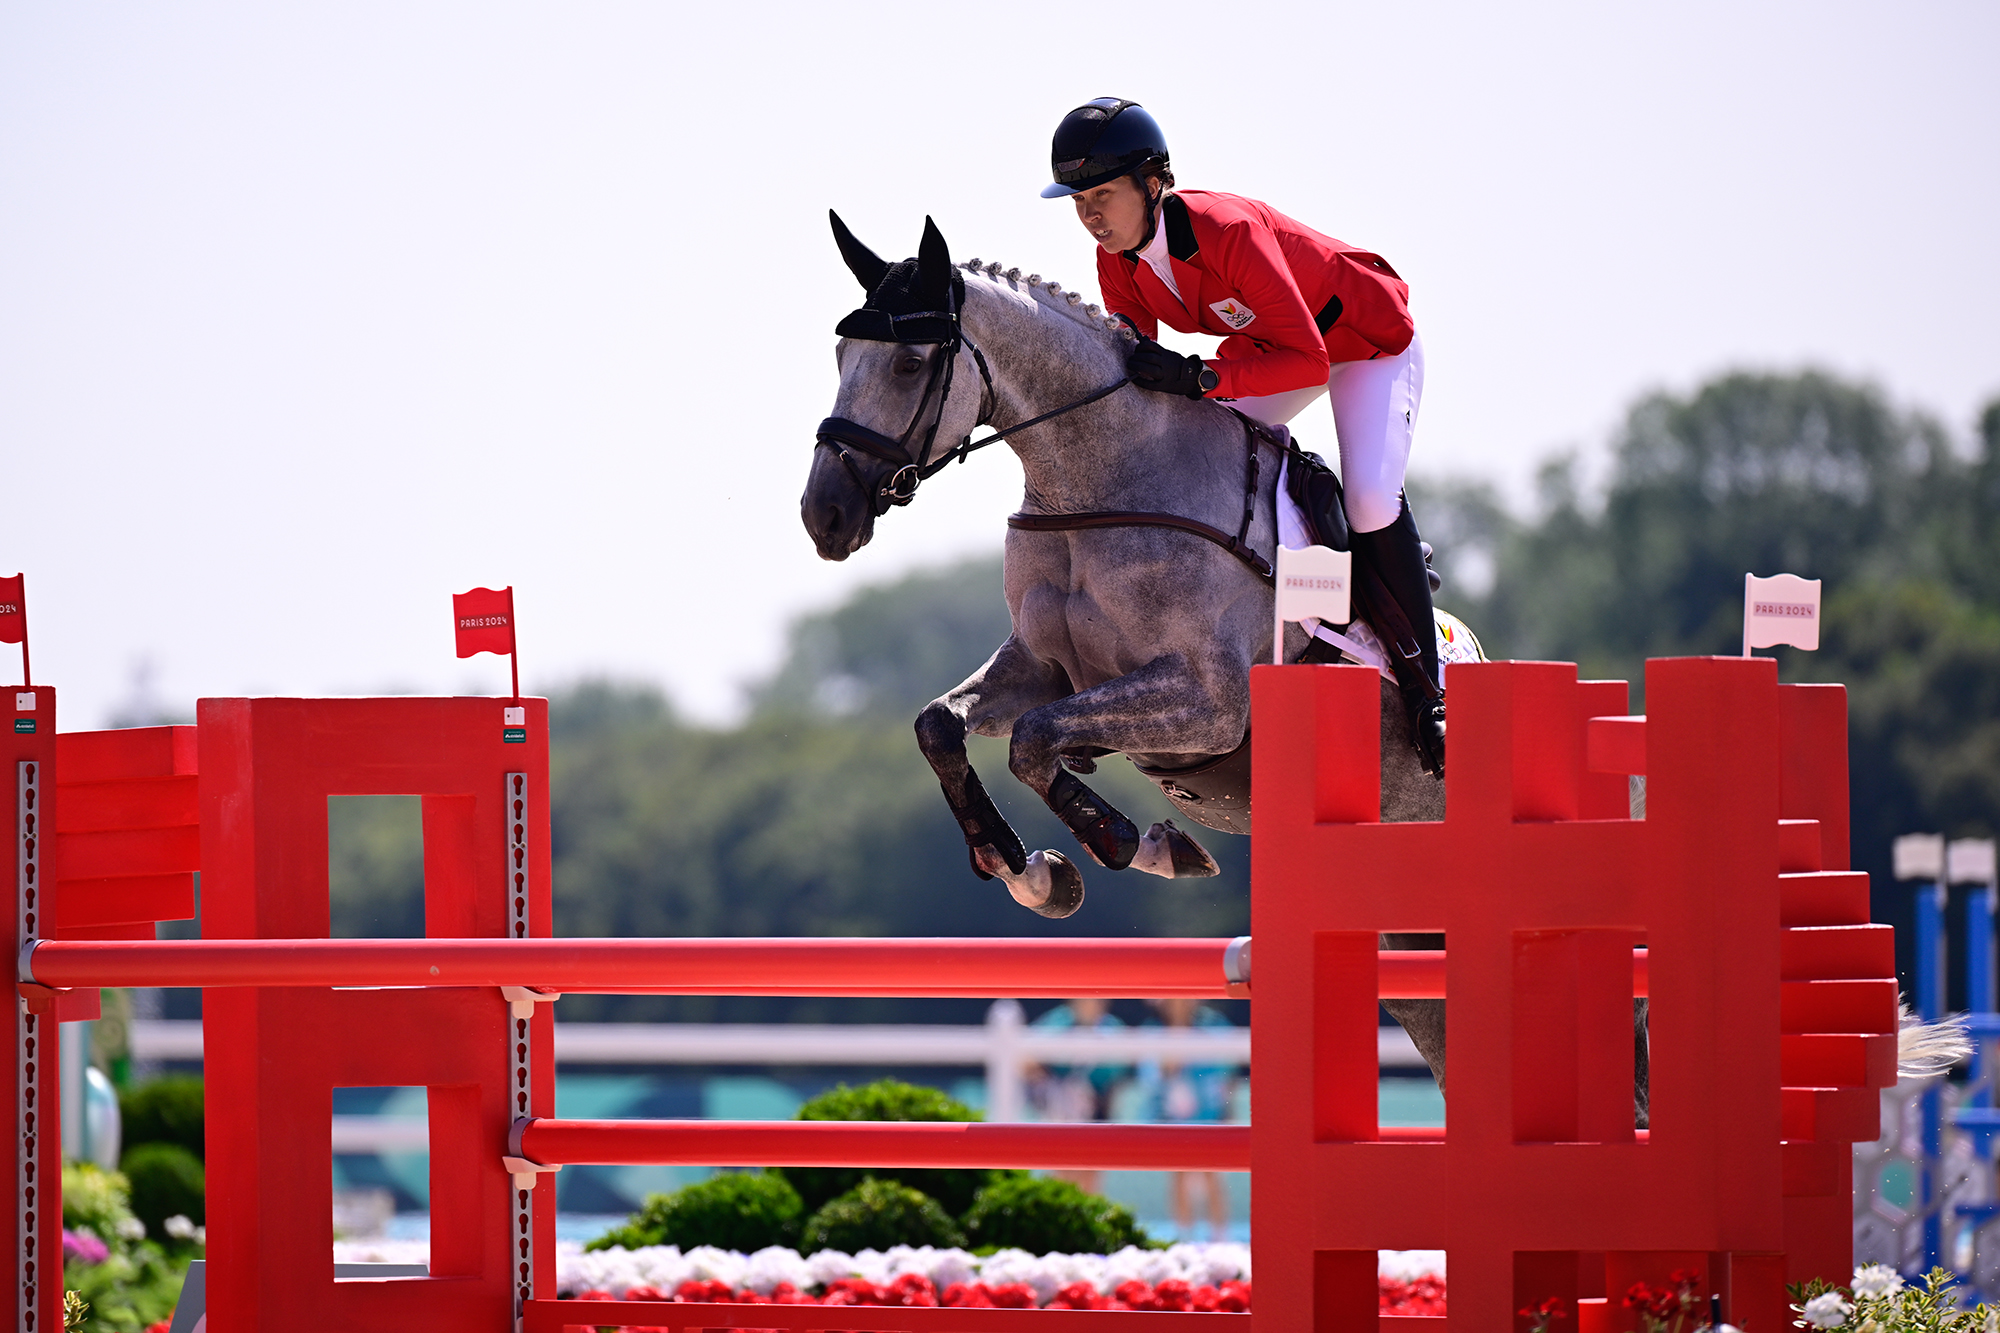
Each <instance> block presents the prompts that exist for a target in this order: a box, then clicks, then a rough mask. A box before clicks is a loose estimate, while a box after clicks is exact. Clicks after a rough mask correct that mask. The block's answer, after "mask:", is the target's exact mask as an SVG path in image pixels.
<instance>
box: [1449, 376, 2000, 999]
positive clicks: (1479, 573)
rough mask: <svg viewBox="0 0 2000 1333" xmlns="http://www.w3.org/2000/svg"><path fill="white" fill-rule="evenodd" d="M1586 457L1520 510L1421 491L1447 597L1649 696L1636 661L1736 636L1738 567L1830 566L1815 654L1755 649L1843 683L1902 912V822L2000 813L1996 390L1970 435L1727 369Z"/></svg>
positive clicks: (1866, 822) (1634, 419)
mask: <svg viewBox="0 0 2000 1333" xmlns="http://www.w3.org/2000/svg"><path fill="white" fill-rule="evenodd" d="M1578 472H1579V468H1578V463H1577V460H1576V459H1575V458H1574V457H1573V456H1572V457H1565V458H1558V459H1556V460H1554V461H1552V462H1550V463H1548V464H1546V465H1544V467H1543V468H1542V469H1541V473H1540V476H1539V478H1538V492H1539V494H1538V498H1537V503H1536V505H1535V508H1534V512H1533V513H1532V514H1530V515H1527V516H1517V515H1514V514H1511V513H1509V512H1508V511H1507V509H1506V508H1505V507H1504V506H1503V505H1502V504H1500V503H1499V502H1498V500H1497V498H1496V496H1495V494H1494V493H1493V491H1492V490H1491V489H1490V488H1488V487H1485V486H1480V485H1462V484H1461V485H1433V486H1429V487H1421V488H1417V491H1418V493H1417V495H1416V497H1415V498H1414V500H1413V504H1414V505H1415V506H1416V511H1417V514H1418V516H1419V519H1420V520H1421V521H1422V524H1423V527H1424V530H1425V535H1426V536H1427V537H1430V538H1431V540H1432V541H1434V542H1435V543H1436V544H1437V546H1438V548H1439V554H1440V561H1441V569H1442V572H1443V573H1444V575H1445V578H1446V584H1445V590H1444V593H1443V594H1442V597H1441V600H1442V601H1443V602H1444V603H1445V604H1446V605H1447V606H1450V607H1451V608H1452V609H1453V610H1455V611H1458V612H1459V613H1460V614H1462V615H1464V616H1465V617H1466V619H1467V620H1468V621H1469V622H1470V623H1471V624H1472V625H1473V627H1474V629H1475V630H1476V631H1477V632H1478V633H1479V635H1480V638H1481V641H1482V642H1483V643H1484V644H1485V646H1486V649H1487V651H1488V653H1489V654H1490V655H1491V656H1494V657H1513V658H1528V659H1534V658H1540V659H1555V660H1563V661H1575V662H1577V663H1579V664H1580V665H1581V667H1582V669H1583V672H1584V674H1585V675H1586V676H1589V677H1595V678H1607V677H1608V678H1614V679H1627V680H1630V681H1632V682H1633V708H1634V709H1635V711H1636V710H1642V709H1643V708H1644V683H1643V674H1644V661H1645V659H1646V658H1648V657H1662V656H1671V655H1677V654H1691V653H1737V652H1740V651H1741V650H1742V629H1743V620H1742V616H1743V610H1742V608H1743V575H1744V574H1745V573H1746V572H1753V573H1757V574H1776V573H1779V572H1781V571H1783V572H1788V573H1793V574H1799V575H1803V576H1804V577H1807V578H1818V579H1824V580H1825V581H1826V583H1825V589H1824V596H1825V599H1826V600H1825V605H1824V608H1823V620H1822V625H1821V633H1820V648H1819V651H1818V652H1816V653H1807V652H1800V651H1798V650H1795V649H1791V648H1779V649H1776V650H1763V651H1772V652H1774V653H1775V655H1776V657H1777V658H1778V662H1779V675H1780V678H1781V679H1783V680H1786V681H1839V682H1843V683H1845V684H1846V685H1847V687H1848V706H1849V733H1848V734H1849V766H1850V767H1849V771H1850V775H1851V782H1852V815H1853V824H1852V837H1853V842H1852V846H1853V855H1854V864H1855V867H1856V868H1857V869H1863V870H1867V871H1869V872H1870V873H1871V875H1872V876H1873V884H1874V895H1875V913H1876V919H1877V920H1883V921H1892V922H1895V923H1897V924H1904V923H1905V922H1906V920H1907V915H1908V908H1907V904H1906V902H1905V899H1906V897H1907V891H1906V890H1901V889H1898V888H1897V886H1896V885H1895V884H1894V882H1893V881H1892V880H1891V879H1890V877H1889V843H1890V840H1891V839H1893V838H1894V837H1895V836H1896V835H1898V834H1901V833H1913V832H1942V833H1945V834H1947V835H1948V836H1952V837H1967V836H1989V837H1990V836H1992V835H1993V833H1994V832H1995V824H1996V822H2000V517H1996V516H2000V400H1997V401H1995V402H1994V403H1992V404H1990V405H1989V406H1988V407H1987V408H1986V409H1985V411H1984V412H1983V413H1982V414H1981V416H1980V418H1979V420H1978V422H1977V424H1976V427H1975V430H1974V438H1973V440H1972V441H1971V442H1970V448H1966V447H1963V446H1956V447H1955V445H1954V442H1953V440H1952V437H1951V435H1950V433H1949V432H1947V431H1946V429H1945V428H1944V427H1943V426H1942V425H1940V424H1939V423H1938V422H1937V421H1935V420H1933V419H1932V418H1930V417H1928V416H1926V415H1924V414H1923V413H1921V412H1913V411H1902V410H1898V409H1897V408H1896V407H1894V406H1893V405H1892V404H1890V403H1889V402H1888V401H1887V400H1886V399H1885V398H1884V397H1883V395H1882V394H1881V393H1880V392H1879V391H1877V390H1876V389H1874V388H1872V387H1869V386H1866V385H1862V384H1856V383H1853V382H1850V381H1845V380H1841V379H1838V378H1835V377H1833V376H1830V375H1825V374H1819V373H1806V374H1799V375H1751V374H1731V375H1725V376H1722V377H1720V378H1717V379H1715V380H1712V381H1710V382H1709V383H1707V384H1704V385H1702V386H1700V387H1699V388H1697V389H1696V390H1695V391H1694V392H1693V393H1691V394H1689V395H1687V396H1685V397H1682V396H1676V395H1673V394H1668V393H1658V394H1653V395H1651V396H1649V397H1647V398H1644V399H1642V400H1641V401H1640V402H1639V403H1637V404H1636V405H1635V406H1634V407H1633V408H1632V409H1631V411H1630V412H1629V414H1628V415H1627V417H1626V419H1625V422H1624V425H1623V427H1622V428H1621V429H1620V430H1619V432H1618V434H1617V435H1616V437H1615V439H1614V441H1613V448H1612V452H1611V457H1610V465H1609V473H1608V476H1606V477H1605V479H1604V480H1603V482H1602V484H1601V486H1600V487H1598V488H1595V491H1594V493H1586V488H1585V487H1584V486H1583V484H1582V483H1581V482H1580V481H1579V477H1578ZM1468 589H1471V590H1476V593H1477V595H1472V593H1471V592H1470V591H1468ZM1900 943H1903V941H1902V940H1900V939H1899V944H1900ZM1905 961H1907V960H1905ZM1905 975H1906V978H1907V971H1906V973H1905Z"/></svg>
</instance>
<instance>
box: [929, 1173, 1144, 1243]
mask: <svg viewBox="0 0 2000 1333" xmlns="http://www.w3.org/2000/svg"><path fill="white" fill-rule="evenodd" d="M965 1234H966V1237H967V1240H968V1241H969V1243H970V1244H972V1245H974V1246H978V1247H982V1248H983V1247H986V1246H994V1247H997V1248H1003V1249H1004V1248H1009V1247H1012V1248H1015V1249H1022V1250H1026V1251H1028V1252H1029V1253H1030V1254H1111V1253H1113V1252H1114V1251H1117V1250H1122V1249H1124V1248H1125V1247H1126V1246H1127V1245H1137V1246H1139V1247H1140V1248H1142V1249H1143V1248H1145V1247H1146V1246H1148V1245H1150V1244H1152V1238H1151V1237H1149V1236H1148V1235H1147V1234H1146V1232H1145V1229H1144V1228H1142V1227H1141V1226H1140V1225H1139V1223H1138V1222H1137V1220H1136V1219H1134V1218H1133V1216H1132V1210H1131V1209H1130V1208H1127V1207H1126V1206H1125V1205H1124V1204H1122V1203H1113V1202H1112V1201H1111V1200H1109V1199H1106V1198H1103V1197H1101V1196H1099V1195H1096V1194H1090V1193H1086V1192H1085V1191H1083V1190H1080V1189H1078V1188H1077V1187H1076V1186H1075V1185H1072V1184H1071V1183H1070V1182H1069V1181H1067V1180H1054V1179H1037V1178H1035V1177H1032V1176H1027V1177H1016V1178H1014V1179H1011V1180H998V1181H995V1182H994V1183H993V1184H991V1185H988V1186H987V1187H986V1188H985V1189H983V1190H981V1191H979V1197H978V1198H976V1199H974V1200H973V1203H972V1207H971V1208H970V1209H969V1210H967V1212H966V1214H965Z"/></svg>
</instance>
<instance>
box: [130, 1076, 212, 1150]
mask: <svg viewBox="0 0 2000 1333" xmlns="http://www.w3.org/2000/svg"><path fill="white" fill-rule="evenodd" d="M118 1116H119V1119H120V1121H121V1122H122V1127H121V1129H120V1131H119V1137H120V1141H121V1142H123V1143H124V1145H125V1146H126V1147H127V1148H134V1147H137V1146H138V1145H139V1144H141V1143H177V1144H179V1145H180V1146H181V1147H183V1148H186V1149H187V1150H188V1151H189V1152H191V1153H193V1154H194V1155H195V1156H196V1157H197V1158H199V1159H200V1160H202V1161H207V1160H208V1145H207V1144H206V1143H205V1142H204V1141H203V1138H202V1084H201V1076H200V1075H199V1074H169V1075H167V1076H166V1077H164V1078H156V1079H153V1080H152V1081H151V1082H148V1083H141V1084H140V1085H139V1086H137V1087H135V1088H126V1089H125V1090H124V1091H122V1092H120V1093H119V1094H118Z"/></svg>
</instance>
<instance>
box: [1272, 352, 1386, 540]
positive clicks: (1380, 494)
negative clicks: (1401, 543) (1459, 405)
mask: <svg viewBox="0 0 2000 1333" xmlns="http://www.w3.org/2000/svg"><path fill="white" fill-rule="evenodd" d="M1321 394H1325V395H1326V396H1327V398H1328V400H1329V401H1330V402H1331V403H1332V404H1333V430H1334V434H1335V436H1336V437H1337V438H1338V439H1339V441H1340V485H1341V490H1342V492H1343V494H1344V496H1345V499H1346V501H1347V521H1348V523H1349V524H1351V525H1352V526H1353V528H1354V530H1355V531H1356V532H1374V531H1376V530H1377V529H1380V528H1386V527H1388V526H1389V525H1390V524H1391V523H1394V522H1395V521H1396V514H1397V512H1398V511H1399V509H1400V508H1401V506H1402V492H1403V474H1404V473H1405V472H1407V471H1408V470H1409V466H1410V441H1411V438H1412V437H1413V436H1414V435H1415V434H1416V430H1417V409H1418V407H1419V406H1420V405H1421V404H1422V403H1423V398H1424V343H1423V339H1422V338H1416V337H1413V338H1411V339H1410V345H1409V346H1408V347H1406V348H1404V349H1403V351H1402V352H1401V354H1399V355H1397V356H1383V357H1377V358H1376V359H1375V360H1373V361H1336V362H1334V363H1333V366H1332V367H1331V369H1330V370H1329V371H1328V372H1327V377H1326V383H1325V384H1321V385H1315V386H1313V387H1312V388H1310V389H1293V390H1292V391H1291V392H1289V393H1274V394H1271V395H1270V396H1269V397H1265V398H1238V399H1237V400H1236V403H1235V406H1236V410H1237V411H1239V412H1241V413H1243V414H1244V415H1245V416H1251V417H1255V418H1256V419H1257V420H1259V421H1261V422H1263V423H1264V424H1265V425H1267V426H1281V425H1283V424H1285V423H1286V422H1288V421H1290V420H1291V419H1292V418H1293V417H1295V416H1297V415H1298V414H1299V413H1301V412H1303V411H1305V410H1306V408H1307V407H1308V406H1309V405H1310V404H1311V403H1312V401H1313V400H1314V399H1315V398H1318V397H1319V396H1320V395H1321Z"/></svg>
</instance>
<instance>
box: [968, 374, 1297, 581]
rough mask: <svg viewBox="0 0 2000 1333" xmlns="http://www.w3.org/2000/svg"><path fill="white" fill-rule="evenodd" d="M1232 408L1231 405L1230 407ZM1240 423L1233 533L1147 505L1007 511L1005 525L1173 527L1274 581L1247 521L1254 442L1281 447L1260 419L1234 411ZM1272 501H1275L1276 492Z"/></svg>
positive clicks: (1253, 492) (1253, 511)
mask: <svg viewBox="0 0 2000 1333" xmlns="http://www.w3.org/2000/svg"><path fill="white" fill-rule="evenodd" d="M1232 410H1233V409H1232ZM1236 416H1237V419H1238V420H1239V421H1241V422H1242V423H1243V435H1244V441H1245V444H1246V446H1247V447H1248V450H1249V458H1248V459H1247V461H1246V471H1247V473H1248V475H1247V476H1246V478H1245V480H1244V486H1243V526H1242V527H1241V528H1240V529H1239V530H1238V531H1237V533H1236V535H1235V536H1233V537H1232V536H1230V535H1229V534H1228V533H1226V532H1224V531H1223V530H1222V529H1221V528H1217V527H1212V526H1210V525H1209V524H1207V523H1204V522H1202V521H1201V520H1200V519H1198V518H1182V517H1181V516H1180V515H1179V514H1160V513H1154V512H1153V511H1151V510H1146V509H1100V510H1090V511H1087V512H1084V513H1075V514H1027V513H1021V514H1010V515H1008V517H1007V526H1008V527H1010V528H1016V529H1019V530H1020V531H1023V532H1080V531H1082V530H1084V529H1086V528H1172V529H1174V530H1175V531H1177V532H1191V533H1193V534H1194V535H1195V536H1197V537H1200V538H1201V539H1202V540H1203V541H1208V542H1213V543H1215V544H1216V545H1217V546H1220V547H1221V548H1222V549H1223V550H1225V551H1227V552H1229V554H1231V555H1233V556H1235V557H1236V558H1237V559H1238V560H1241V561H1242V562H1243V563H1244V564H1245V565H1247V566H1249V568H1250V570H1251V572H1252V573H1254V574H1256V576H1257V577H1258V578H1260V579H1262V580H1264V582H1266V583H1268V584H1271V585H1272V586H1273V587H1275V586H1276V585H1277V581H1278V580H1277V576H1276V575H1275V574H1274V573H1273V572H1272V570H1271V562H1270V561H1268V560H1266V559H1265V558H1264V557H1263V556H1261V555H1259V554H1257V552H1256V551H1255V550H1254V549H1253V548H1252V547H1251V545H1250V525H1251V523H1252V522H1253V521H1254V520H1255V518H1256V516H1257V446H1258V445H1259V444H1265V445H1269V446H1271V447H1272V448H1280V447H1281V446H1279V444H1278V441H1277V437H1276V435H1275V434H1274V433H1273V432H1272V431H1271V430H1270V429H1269V428H1268V427H1266V426H1265V425H1264V424H1263V423H1262V422H1260V421H1256V420H1253V419H1252V418H1250V417H1247V416H1245V415H1243V414H1242V413H1241V412H1238V413H1237V414H1236ZM1272 503H1273V504H1275V503H1277V501H1276V498H1275V495H1274V497H1273V500H1272Z"/></svg>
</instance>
